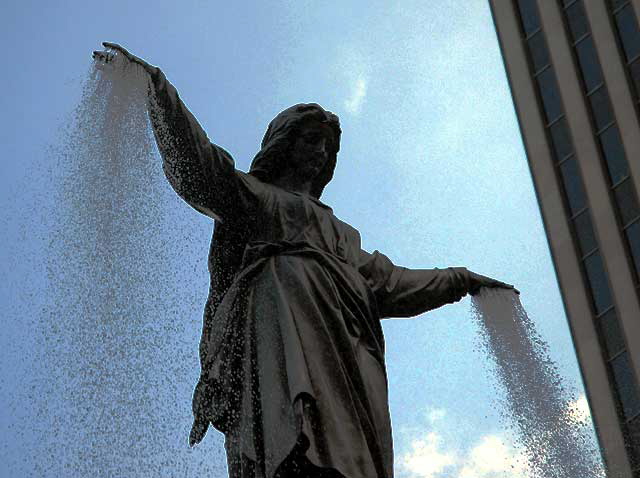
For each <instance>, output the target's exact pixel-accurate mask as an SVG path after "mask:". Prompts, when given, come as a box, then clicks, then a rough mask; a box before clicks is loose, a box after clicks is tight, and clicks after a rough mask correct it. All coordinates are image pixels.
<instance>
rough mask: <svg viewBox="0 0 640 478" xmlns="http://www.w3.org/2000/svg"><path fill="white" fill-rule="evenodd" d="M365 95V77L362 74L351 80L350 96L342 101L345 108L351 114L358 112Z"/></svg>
mask: <svg viewBox="0 0 640 478" xmlns="http://www.w3.org/2000/svg"><path fill="white" fill-rule="evenodd" d="M366 95H367V79H366V78H365V77H364V76H363V75H360V76H358V77H357V78H356V79H355V81H354V82H353V85H352V89H351V96H350V97H349V98H347V99H346V100H345V102H344V107H345V109H346V110H347V111H348V112H349V113H351V114H354V115H357V114H359V113H360V110H361V108H362V103H363V101H364V98H365V96H366Z"/></svg>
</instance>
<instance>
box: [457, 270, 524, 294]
mask: <svg viewBox="0 0 640 478" xmlns="http://www.w3.org/2000/svg"><path fill="white" fill-rule="evenodd" d="M469 274H470V277H471V286H470V287H469V294H471V295H475V294H477V293H478V292H479V291H480V288H482V287H489V288H500V289H509V290H512V291H514V292H515V293H516V294H520V291H519V290H518V289H516V288H515V287H514V286H513V285H511V284H506V283H504V282H500V281H499V280H495V279H492V278H491V277H487V276H483V275H480V274H476V273H475V272H469Z"/></svg>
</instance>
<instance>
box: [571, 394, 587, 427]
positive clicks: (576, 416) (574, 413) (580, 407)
mask: <svg viewBox="0 0 640 478" xmlns="http://www.w3.org/2000/svg"><path fill="white" fill-rule="evenodd" d="M569 416H570V417H571V418H572V419H573V420H574V421H575V422H578V423H588V422H590V421H591V411H590V410H589V402H587V397H586V396H585V395H584V393H583V394H582V395H580V396H579V397H578V398H577V399H576V400H574V401H573V402H570V403H569Z"/></svg>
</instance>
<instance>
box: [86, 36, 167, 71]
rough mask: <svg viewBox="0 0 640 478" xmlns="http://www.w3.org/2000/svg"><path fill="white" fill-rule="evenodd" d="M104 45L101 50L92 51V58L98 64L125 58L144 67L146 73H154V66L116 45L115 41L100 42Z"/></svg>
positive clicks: (111, 62) (110, 63) (107, 63)
mask: <svg viewBox="0 0 640 478" xmlns="http://www.w3.org/2000/svg"><path fill="white" fill-rule="evenodd" d="M102 45H103V46H104V47H105V50H103V51H94V52H93V59H94V60H96V61H97V62H98V63H99V64H100V65H113V64H114V63H117V62H118V61H122V60H126V61H127V62H129V63H135V64H137V65H139V66H141V67H142V68H144V69H145V71H147V72H148V73H154V72H155V70H156V68H154V67H153V66H151V65H150V64H149V63H147V62H146V61H144V60H143V59H142V58H139V57H137V56H135V55H133V54H131V53H130V52H129V51H128V50H127V49H126V48H124V47H123V46H120V45H118V44H117V43H111V42H106V41H105V42H102Z"/></svg>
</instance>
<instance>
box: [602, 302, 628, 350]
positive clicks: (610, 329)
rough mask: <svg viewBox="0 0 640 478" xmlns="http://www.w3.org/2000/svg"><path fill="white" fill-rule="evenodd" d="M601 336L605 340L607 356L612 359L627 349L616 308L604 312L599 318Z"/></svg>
mask: <svg viewBox="0 0 640 478" xmlns="http://www.w3.org/2000/svg"><path fill="white" fill-rule="evenodd" d="M598 325H599V328H600V336H601V337H602V341H603V342H604V348H605V351H606V355H605V356H606V358H607V359H610V358H612V357H614V356H616V355H617V354H619V353H620V352H622V351H623V350H624V349H625V343H624V338H623V337H622V333H621V332H620V324H619V323H618V318H617V317H616V311H615V310H614V309H611V310H609V311H608V312H606V313H604V314H602V316H601V317H600V318H599V319H598Z"/></svg>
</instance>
